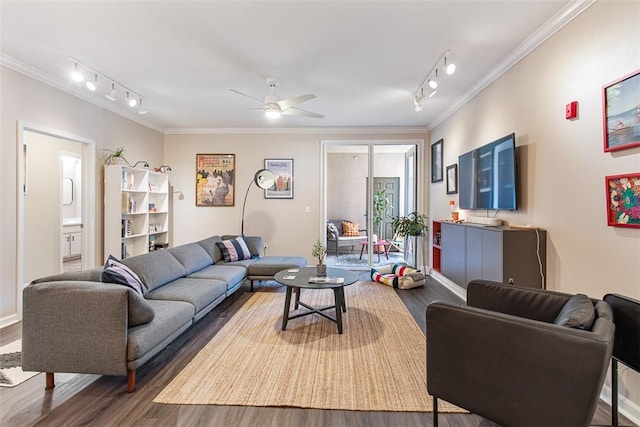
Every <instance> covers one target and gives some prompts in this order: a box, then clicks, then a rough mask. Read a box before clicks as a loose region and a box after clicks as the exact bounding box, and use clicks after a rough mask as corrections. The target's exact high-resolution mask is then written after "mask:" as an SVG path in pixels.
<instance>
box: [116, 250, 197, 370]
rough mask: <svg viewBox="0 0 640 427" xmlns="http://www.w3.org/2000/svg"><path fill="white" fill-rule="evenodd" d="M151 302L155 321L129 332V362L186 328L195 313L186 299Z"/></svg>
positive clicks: (131, 329)
mask: <svg viewBox="0 0 640 427" xmlns="http://www.w3.org/2000/svg"><path fill="white" fill-rule="evenodd" d="M160 252H164V251H160ZM149 303H150V304H151V306H152V307H153V309H154V311H155V313H156V317H155V319H154V320H153V322H149V323H146V324H144V325H139V326H135V327H133V328H130V329H129V331H128V333H127V361H129V362H131V361H133V360H136V359H139V358H140V357H142V356H144V355H145V354H146V353H148V352H149V351H152V350H155V349H156V348H157V347H158V346H159V345H161V344H163V343H164V341H165V340H166V339H167V337H171V336H172V335H174V334H175V333H176V332H178V331H180V330H184V329H185V327H186V326H188V325H190V324H191V323H192V319H193V316H194V314H195V308H194V307H193V305H192V304H189V303H188V302H184V301H164V300H149ZM165 345H166V344H165Z"/></svg>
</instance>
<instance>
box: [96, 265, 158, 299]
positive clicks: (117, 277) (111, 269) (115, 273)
mask: <svg viewBox="0 0 640 427" xmlns="http://www.w3.org/2000/svg"><path fill="white" fill-rule="evenodd" d="M102 281H103V282H107V283H117V284H119V285H124V286H128V287H130V288H131V289H133V290H134V291H136V293H138V294H140V296H144V295H145V293H146V289H147V288H145V287H144V286H143V285H142V281H141V280H140V278H139V277H138V275H137V274H136V273H134V272H133V270H131V269H130V268H129V267H127V266H126V265H124V264H122V263H121V262H120V261H118V259H117V258H115V257H114V256H113V255H109V259H107V262H106V263H105V264H104V270H102Z"/></svg>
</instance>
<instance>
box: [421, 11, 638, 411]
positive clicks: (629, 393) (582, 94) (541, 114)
mask: <svg viewBox="0 0 640 427" xmlns="http://www.w3.org/2000/svg"><path fill="white" fill-rule="evenodd" d="M639 18H640V2H622V1H600V2H597V3H596V4H594V5H593V6H592V7H590V8H589V9H588V10H586V11H585V12H584V13H582V14H581V15H580V16H578V17H577V18H576V19H575V20H574V21H572V22H571V23H569V24H568V25H567V26H566V27H565V28H563V29H562V30H561V31H560V32H559V33H557V34H556V35H554V36H553V37H551V38H550V39H549V40H547V41H546V42H545V43H544V44H543V45H541V46H540V47H538V48H537V49H536V50H535V51H534V52H533V53H531V54H530V55H528V56H527V57H526V58H524V59H523V60H522V61H520V63H518V64H517V65H516V66H515V67H513V68H512V69H511V70H509V71H508V72H507V73H505V74H504V75H503V76H502V77H500V78H499V79H498V80H497V81H495V82H494V83H493V84H492V85H491V86H489V87H488V88H486V89H485V90H484V91H483V92H481V93H480V94H479V95H477V96H476V97H475V98H474V99H473V100H472V101H471V102H469V103H468V104H466V105H465V106H464V107H463V108H462V109H460V110H459V111H458V112H457V113H456V114H454V115H453V116H452V117H450V118H449V119H448V120H446V121H445V122H444V123H442V124H441V125H440V126H438V127H437V128H436V129H434V130H433V131H432V134H431V142H432V143H433V142H435V141H437V140H438V139H440V138H444V165H445V166H446V165H449V164H452V163H456V162H457V158H458V155H460V154H462V153H463V152H466V151H468V150H470V149H472V148H475V147H478V146H480V145H482V144H485V143H488V142H490V141H492V140H494V139H496V138H498V137H501V136H503V135H506V134H508V133H510V132H515V133H516V138H517V140H516V145H517V146H518V147H519V151H520V160H521V164H520V165H519V166H520V178H521V180H520V190H521V201H522V208H521V209H520V210H519V211H518V212H514V213H508V212H500V213H499V215H498V217H499V218H502V219H505V220H507V221H508V222H510V223H513V224H522V225H523V224H535V225H537V226H540V227H542V228H544V229H546V230H547V232H548V238H547V285H548V288H550V289H556V290H559V291H562V292H567V293H585V294H587V295H589V296H591V297H596V298H602V297H603V296H604V295H605V294H607V293H610V292H616V293H620V294H623V295H628V296H630V297H633V298H635V299H640V281H639V278H640V229H631V228H619V227H609V226H607V220H606V209H605V208H606V205H605V203H606V200H605V187H604V177H605V176H606V175H615V174H621V173H632V172H640V148H633V149H628V150H624V151H617V152H613V153H604V152H603V142H602V87H603V85H605V84H607V83H609V82H612V81H614V80H616V79H618V78H619V77H622V76H624V75H626V74H629V73H631V72H633V71H634V70H638V69H640V43H639V40H640V25H639V23H640V19H639ZM459 72H463V70H459ZM574 100H577V101H578V103H579V119H578V120H575V121H568V120H565V116H564V108H565V105H566V104H568V103H569V102H571V101H574ZM450 199H455V200H456V203H457V196H455V197H451V196H447V194H446V188H445V183H444V182H443V183H437V184H432V185H431V191H430V217H431V218H449V217H450V212H449V205H448V200H450ZM470 214H472V212H470V211H462V212H461V217H465V216H467V215H470ZM477 214H478V213H477V212H476V213H475V215H477ZM620 387H621V394H622V395H623V396H625V397H627V398H628V399H630V400H631V401H633V402H635V404H636V405H637V406H636V408H638V407H640V375H639V374H637V373H633V372H631V371H630V370H628V369H627V370H625V373H624V374H623V380H622V382H621V385H620Z"/></svg>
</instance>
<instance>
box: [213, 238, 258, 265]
mask: <svg viewBox="0 0 640 427" xmlns="http://www.w3.org/2000/svg"><path fill="white" fill-rule="evenodd" d="M216 245H218V248H219V249H220V252H222V257H223V258H224V261H225V262H233V261H242V260H243V259H251V251H249V247H248V246H247V242H245V241H244V237H242V236H238V237H236V238H235V239H231V240H223V241H222V242H216Z"/></svg>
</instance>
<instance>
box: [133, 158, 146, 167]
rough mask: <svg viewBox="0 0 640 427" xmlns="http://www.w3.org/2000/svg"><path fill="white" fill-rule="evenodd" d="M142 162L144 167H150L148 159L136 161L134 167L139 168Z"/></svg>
mask: <svg viewBox="0 0 640 427" xmlns="http://www.w3.org/2000/svg"><path fill="white" fill-rule="evenodd" d="M140 163H142V167H143V168H148V167H149V163H148V162H147V161H146V160H138V161H137V162H135V163H134V164H133V167H134V168H137V167H138V165H139V164H140Z"/></svg>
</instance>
